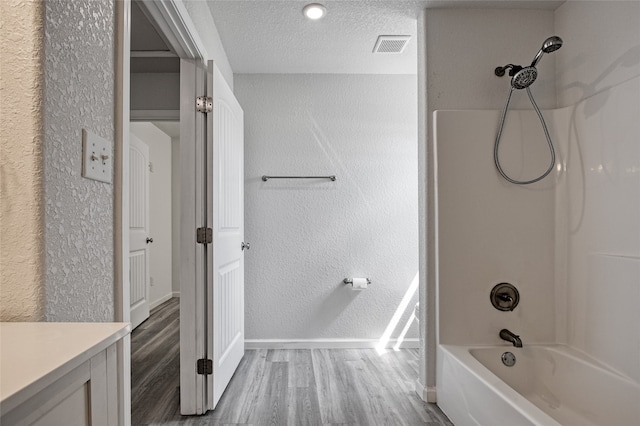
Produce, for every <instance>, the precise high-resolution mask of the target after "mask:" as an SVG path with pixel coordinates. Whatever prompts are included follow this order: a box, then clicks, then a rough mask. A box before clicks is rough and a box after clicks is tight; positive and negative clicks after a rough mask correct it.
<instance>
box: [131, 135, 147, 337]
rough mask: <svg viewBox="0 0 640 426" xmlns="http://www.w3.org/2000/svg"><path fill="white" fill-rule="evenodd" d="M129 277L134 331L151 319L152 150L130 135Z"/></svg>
mask: <svg viewBox="0 0 640 426" xmlns="http://www.w3.org/2000/svg"><path fill="white" fill-rule="evenodd" d="M130 141H131V143H130V147H129V179H130V180H129V274H130V282H131V287H130V297H131V301H130V303H131V328H132V329H133V328H136V327H137V326H139V325H140V324H141V323H142V322H143V321H144V320H146V319H147V318H149V247H148V244H147V237H148V236H149V168H148V164H149V147H148V146H147V144H145V143H144V142H143V141H142V140H140V139H139V138H138V137H136V136H135V135H134V134H130Z"/></svg>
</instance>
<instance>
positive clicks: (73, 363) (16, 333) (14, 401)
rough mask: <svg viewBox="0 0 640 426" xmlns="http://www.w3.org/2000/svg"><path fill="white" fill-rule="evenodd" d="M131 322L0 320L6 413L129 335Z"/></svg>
mask: <svg viewBox="0 0 640 426" xmlns="http://www.w3.org/2000/svg"><path fill="white" fill-rule="evenodd" d="M130 331H131V327H130V325H129V324H128V323H52V322H3V323H0V403H1V404H2V411H3V412H6V411H8V410H11V409H12V408H14V407H16V406H18V405H19V404H21V403H22V402H24V401H25V400H26V399H28V398H29V397H30V396H32V395H34V394H35V393H36V392H38V391H40V390H42V389H44V388H45V387H46V386H48V385H49V384H51V383H53V382H54V381H55V380H57V379H59V378H60V377H62V376H63V375H65V374H67V373H68V372H70V371H71V370H73V369H74V368H76V367H77V366H79V365H80V364H82V363H83V362H85V361H87V360H89V359H91V358H92V357H93V356H94V355H96V354H97V353H99V352H100V351H103V350H104V349H106V348H107V347H109V346H111V345H112V344H114V343H115V342H117V341H118V340H120V339H122V338H123V337H124V336H126V335H128V334H129V333H130Z"/></svg>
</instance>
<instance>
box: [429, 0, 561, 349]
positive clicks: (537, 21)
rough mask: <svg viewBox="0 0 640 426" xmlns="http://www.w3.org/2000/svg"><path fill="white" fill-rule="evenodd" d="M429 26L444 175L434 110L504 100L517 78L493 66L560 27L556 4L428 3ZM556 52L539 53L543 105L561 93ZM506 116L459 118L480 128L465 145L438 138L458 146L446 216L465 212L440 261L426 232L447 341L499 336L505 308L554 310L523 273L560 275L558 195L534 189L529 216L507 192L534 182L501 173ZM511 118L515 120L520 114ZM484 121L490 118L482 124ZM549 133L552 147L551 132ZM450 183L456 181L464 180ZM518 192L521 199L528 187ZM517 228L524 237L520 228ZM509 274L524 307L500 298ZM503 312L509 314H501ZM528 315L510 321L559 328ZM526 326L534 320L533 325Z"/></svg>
mask: <svg viewBox="0 0 640 426" xmlns="http://www.w3.org/2000/svg"><path fill="white" fill-rule="evenodd" d="M426 32H427V35H426V39H427V45H426V55H427V56H426V66H427V106H428V115H427V120H428V133H427V135H428V137H429V141H428V159H427V161H428V168H429V170H430V175H429V179H430V180H431V182H435V175H434V174H433V173H434V172H435V164H434V158H435V151H434V140H433V134H434V133H433V132H434V123H433V119H432V113H433V111H435V110H444V109H465V110H468V109H493V110H499V109H502V108H503V107H504V103H505V100H506V96H507V92H508V90H509V88H510V85H509V80H508V77H502V78H500V77H496V76H495V75H494V69H495V68H496V67H497V66H503V65H505V64H507V63H515V64H527V63H530V62H531V60H532V59H533V56H534V55H535V54H536V52H537V51H538V49H539V48H540V46H541V44H542V42H543V41H544V40H545V39H546V38H547V37H549V36H550V35H552V34H553V32H554V28H553V11H548V10H525V9H518V10H470V9H466V10H464V9H427V11H426ZM554 61H555V58H554V57H553V55H547V56H546V57H545V58H544V59H543V60H542V61H541V62H540V66H539V78H538V81H537V82H536V83H535V85H534V86H533V87H532V92H533V94H534V96H535V98H536V100H537V102H538V104H539V105H540V106H541V107H547V108H548V107H554V106H555V103H556V99H555V90H554V87H555V81H554ZM512 107H513V108H524V109H529V108H530V104H529V100H528V99H527V97H526V94H525V93H522V92H520V93H516V94H515V95H514V99H513V102H512ZM498 118H499V116H498V115H497V113H496V114H493V115H491V116H490V117H486V116H485V119H487V120H491V122H480V123H478V122H477V121H474V122H473V124H472V123H471V122H467V121H466V120H471V118H467V119H464V120H460V121H459V122H458V124H457V125H454V126H453V129H456V126H457V127H460V129H458V130H461V131H464V130H477V131H478V132H479V133H478V136H477V137H468V138H465V139H462V140H460V139H456V140H455V141H454V142H450V143H456V144H457V145H456V146H450V145H447V146H445V145H443V144H447V143H448V142H443V143H439V144H438V145H439V146H438V149H439V150H440V151H442V154H445V152H444V149H448V150H449V151H448V152H450V153H451V154H452V155H451V156H450V157H448V159H447V160H446V162H443V163H440V164H438V169H439V170H440V171H441V172H445V173H447V175H446V176H448V179H445V180H444V181H441V182H439V183H438V185H442V186H443V187H442V189H441V190H440V193H441V196H442V195H446V196H448V197H451V200H450V201H451V204H450V206H449V210H447V211H446V212H445V213H443V214H441V218H442V219H446V220H448V221H449V223H452V222H451V221H453V220H457V223H458V225H455V224H454V225H451V226H453V228H452V229H450V231H451V233H450V234H447V235H446V236H445V235H441V237H440V241H441V242H442V243H443V244H446V247H445V248H446V250H447V251H446V254H443V253H440V255H441V257H440V264H438V259H436V258H435V256H436V254H437V252H438V248H437V247H436V246H435V239H434V238H433V233H432V234H431V235H430V236H429V235H428V236H427V237H428V252H429V253H431V254H432V255H430V257H429V258H428V260H429V265H428V268H430V269H433V268H437V267H440V271H439V273H440V274H441V276H440V278H439V295H438V298H439V299H438V309H439V315H440V316H439V318H438V331H439V339H440V342H447V343H453V342H461V341H462V340H467V339H470V340H472V341H473V342H475V343H486V344H491V343H496V341H497V339H498V332H499V331H500V329H499V328H497V324H498V322H500V321H502V319H503V318H504V319H507V318H516V317H519V316H521V315H523V314H524V311H526V312H529V313H536V312H546V313H550V314H551V315H553V313H554V311H553V309H552V308H551V311H549V306H553V300H546V299H542V298H541V297H540V296H539V295H538V294H536V292H535V286H536V285H538V283H537V282H532V281H530V280H529V278H527V276H526V275H524V273H525V272H531V273H533V277H538V278H544V280H545V282H542V283H540V284H541V285H543V286H545V287H547V286H548V285H550V283H549V282H548V281H546V280H553V273H551V274H550V276H549V275H545V274H544V273H542V272H541V271H553V268H554V263H553V256H552V254H553V246H554V229H553V228H554V227H553V217H554V197H553V195H552V193H551V195H549V193H545V194H544V195H543V194H539V193H535V199H536V200H537V201H538V203H536V204H535V205H531V206H530V207H531V208H532V209H533V210H532V211H531V212H527V214H526V215H525V216H520V213H522V211H521V210H520V208H519V207H518V206H517V205H514V204H513V203H512V201H513V200H511V199H510V198H507V199H505V200H501V199H500V198H498V197H499V196H501V195H504V193H505V192H506V193H511V192H513V193H517V194H521V193H522V191H530V190H528V189H523V188H515V187H514V188H506V187H505V185H506V184H505V183H504V182H502V181H501V180H500V179H498V177H497V176H498V175H497V172H496V171H495V166H493V163H492V156H493V145H492V138H493V137H495V135H494V136H491V135H493V133H494V132H495V131H496V129H497V126H498ZM510 123H511V124H515V121H510ZM480 125H482V126H488V127H477V126H480ZM482 132H485V133H482ZM481 135H483V136H481ZM483 137H484V138H485V139H486V138H488V139H486V140H485V139H482V138H483ZM541 137H542V138H543V137H544V136H542V135H541ZM539 142H540V141H539ZM540 143H542V144H543V147H544V139H542V142H540ZM452 179H453V180H452ZM465 182H466V185H465ZM450 185H454V186H453V187H455V190H453V189H452V188H453V187H452V186H450ZM427 191H428V197H429V204H428V208H429V210H428V212H427V220H428V221H430V224H429V228H428V229H433V230H434V232H435V228H436V226H435V225H432V224H434V223H435V219H436V214H437V211H436V209H435V207H436V206H435V203H434V202H433V197H434V196H435V188H434V187H432V186H430V185H429V186H428V188H427ZM514 196H516V197H517V198H516V199H520V198H519V197H520V195H514ZM491 200H495V201H494V202H495V204H492V203H490V201H491ZM503 203H504V205H505V210H504V212H501V211H500V210H499V209H497V207H498V206H499V205H502V204H503ZM527 204H528V203H527ZM496 213H499V214H498V216H496V215H495V214H496ZM509 213H511V214H509ZM533 216H535V218H536V222H535V223H536V224H537V225H538V226H531V224H530V223H529V222H528V221H527V219H529V218H531V217H533ZM510 218H512V219H513V221H511V220H509V219H510ZM505 220H508V222H507V223H508V232H513V233H514V234H513V235H514V237H513V238H509V235H505V228H504V225H505V222H504V221H505ZM456 229H457V230H456ZM516 235H517V236H519V237H520V238H515V236H516ZM449 237H450V238H449ZM495 256H498V257H495ZM528 259H530V260H528ZM442 262H446V265H445V264H443V263H442ZM515 266H523V267H524V269H523V271H522V272H517V271H516V270H515V269H514V267H515ZM442 274H444V276H443V275H442ZM540 274H542V275H540ZM436 279H438V278H436ZM502 279H504V280H506V281H512V282H513V283H514V284H516V285H518V286H519V287H520V289H521V290H522V291H523V293H524V294H522V296H523V297H524V298H525V299H524V300H523V301H522V302H521V303H523V306H521V307H520V308H519V310H516V311H514V312H511V313H505V312H498V311H497V310H495V309H494V308H493V307H492V306H491V304H490V301H489V292H490V290H491V287H492V285H493V284H495V283H496V280H502ZM428 286H431V287H435V286H436V283H435V282H433V281H432V282H428ZM551 288H553V287H551ZM549 303H551V305H549ZM495 314H503V315H502V316H499V317H496V316H495ZM431 315H435V313H433V312H432V313H431ZM535 315H538V314H535ZM536 318H538V316H536ZM526 321H531V319H529V320H527V319H525V318H521V319H520V320H518V321H513V322H512V324H513V325H512V326H511V327H508V328H512V329H513V330H512V331H513V332H515V333H522V339H523V341H524V342H525V343H526V342H531V341H532V340H536V341H540V340H548V339H551V338H552V337H553V332H554V330H553V324H552V325H551V327H549V326H545V327H543V329H542V330H541V331H540V332H537V331H536V332H533V331H529V330H530V328H529V327H530V325H527V326H526V327H525V325H526ZM505 324H506V323H505ZM522 329H526V330H527V331H528V332H527V334H525V333H524V332H522V331H521V330H522ZM475 332H477V333H475Z"/></svg>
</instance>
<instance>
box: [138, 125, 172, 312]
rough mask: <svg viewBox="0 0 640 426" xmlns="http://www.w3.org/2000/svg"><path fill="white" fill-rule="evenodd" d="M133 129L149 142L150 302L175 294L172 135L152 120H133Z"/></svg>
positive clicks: (145, 141)
mask: <svg viewBox="0 0 640 426" xmlns="http://www.w3.org/2000/svg"><path fill="white" fill-rule="evenodd" d="M131 133H133V134H135V135H136V136H137V137H138V138H140V139H141V140H142V141H143V142H144V143H146V144H147V145H148V146H149V162H150V163H151V164H153V171H152V172H150V173H149V236H150V237H152V238H153V243H152V244H150V245H149V256H150V260H149V268H150V271H149V276H150V277H151V282H152V285H151V288H150V291H149V304H150V305H151V307H154V306H156V305H157V304H158V303H159V302H161V301H164V300H167V299H168V298H169V297H171V295H172V263H173V256H172V250H173V244H172V215H171V208H172V202H171V199H172V194H171V175H172V173H171V137H170V136H168V135H167V134H165V133H163V132H162V131H161V130H160V129H158V128H157V127H156V126H154V125H153V124H151V123H131Z"/></svg>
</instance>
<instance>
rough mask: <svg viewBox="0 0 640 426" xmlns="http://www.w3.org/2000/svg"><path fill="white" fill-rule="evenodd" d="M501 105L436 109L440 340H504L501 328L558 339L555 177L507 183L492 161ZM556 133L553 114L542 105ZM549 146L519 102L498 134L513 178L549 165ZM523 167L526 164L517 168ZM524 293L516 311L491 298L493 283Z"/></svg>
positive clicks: (529, 337) (531, 337) (539, 339)
mask: <svg viewBox="0 0 640 426" xmlns="http://www.w3.org/2000/svg"><path fill="white" fill-rule="evenodd" d="M500 113H501V111H498V110H486V111H478V110H476V111H473V110H465V111H438V112H437V113H436V115H437V118H436V120H435V124H436V135H435V139H436V140H435V142H436V150H437V157H436V159H437V170H436V176H437V177H436V179H437V182H436V191H437V212H438V227H437V248H438V254H437V256H438V259H437V260H438V262H437V264H438V280H439V287H438V290H439V292H438V296H439V303H440V305H439V324H440V326H439V333H440V335H439V341H440V343H442V344H495V345H497V344H501V343H502V341H501V340H500V338H499V337H498V333H499V331H500V330H501V329H503V328H507V329H509V330H511V331H512V332H514V333H516V334H519V335H520V336H521V338H522V341H523V342H524V344H531V343H546V342H553V341H554V338H555V337H554V333H555V322H554V315H555V309H554V293H555V292H554V250H553V247H554V245H553V243H554V240H553V236H554V220H555V209H554V201H555V177H554V175H553V174H551V175H550V176H548V177H547V178H545V179H544V180H543V181H541V182H538V183H536V184H533V185H526V186H521V185H513V184H510V183H507V182H506V181H505V180H504V179H503V178H502V177H501V176H500V175H499V174H498V173H497V172H496V168H495V165H494V161H493V144H494V140H495V136H496V123H497V122H498V121H499V118H500ZM546 116H547V117H546V118H547V122H548V125H549V128H550V131H551V135H552V138H554V139H557V138H558V133H557V132H554V128H553V125H552V123H551V118H552V117H551V115H550V114H549V113H547V114H546ZM549 159H550V156H549V152H548V149H547V144H546V141H545V139H544V134H543V132H542V129H541V128H540V122H539V121H538V117H537V115H536V114H535V112H533V111H517V112H516V111H513V112H512V113H510V114H509V118H508V122H507V124H506V125H505V129H504V132H503V136H502V144H501V149H500V160H501V164H502V166H503V168H504V169H505V170H506V171H507V172H508V173H509V174H510V175H511V176H512V177H514V178H516V179H526V178H532V177H535V176H536V175H537V174H539V173H541V172H542V171H544V170H546V168H547V166H548V164H549ZM519 172H521V173H522V174H519ZM501 282H508V283H511V284H513V285H514V286H515V287H516V288H517V289H518V291H519V293H520V303H519V304H518V306H517V308H516V309H515V310H514V311H512V312H504V311H499V310H497V309H495V308H494V307H493V305H492V304H491V302H490V300H489V295H490V293H491V289H492V288H493V286H494V285H496V284H498V283H501Z"/></svg>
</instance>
